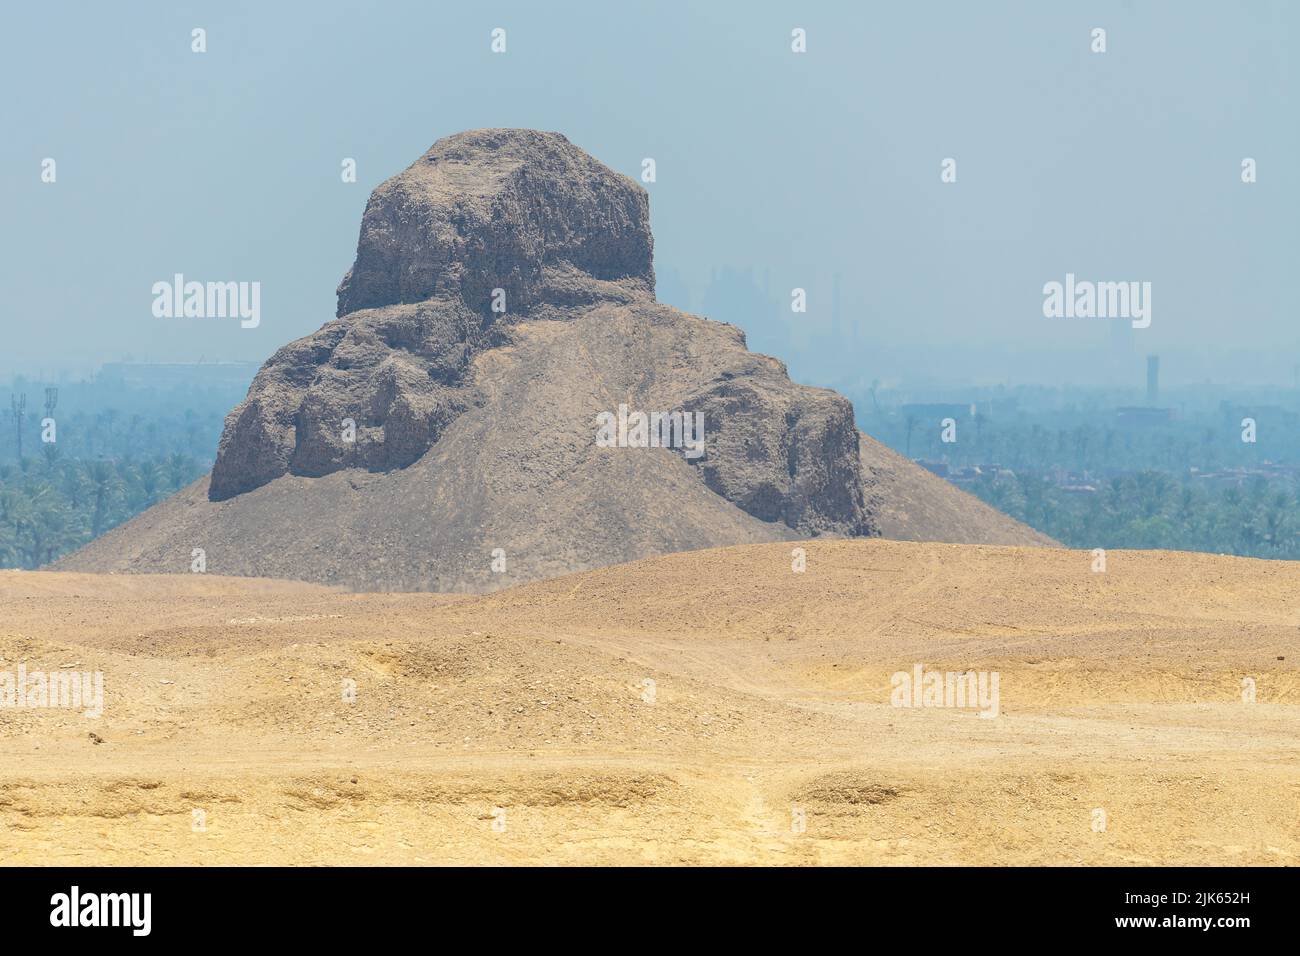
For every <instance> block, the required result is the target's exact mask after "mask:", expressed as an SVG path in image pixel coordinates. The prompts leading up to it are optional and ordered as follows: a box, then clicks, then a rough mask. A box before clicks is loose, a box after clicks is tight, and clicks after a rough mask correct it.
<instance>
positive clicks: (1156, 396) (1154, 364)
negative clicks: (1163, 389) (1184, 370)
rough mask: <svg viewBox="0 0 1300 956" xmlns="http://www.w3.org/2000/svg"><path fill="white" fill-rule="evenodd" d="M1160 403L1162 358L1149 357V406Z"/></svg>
mask: <svg viewBox="0 0 1300 956" xmlns="http://www.w3.org/2000/svg"><path fill="white" fill-rule="evenodd" d="M1158 401H1160V356H1159V355H1148V356H1147V404H1148V405H1154V404H1156V402H1158Z"/></svg>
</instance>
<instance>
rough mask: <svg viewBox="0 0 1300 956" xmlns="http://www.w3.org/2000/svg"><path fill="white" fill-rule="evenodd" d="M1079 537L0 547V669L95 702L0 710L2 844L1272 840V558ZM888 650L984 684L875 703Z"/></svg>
mask: <svg viewBox="0 0 1300 956" xmlns="http://www.w3.org/2000/svg"><path fill="white" fill-rule="evenodd" d="M794 547H802V548H805V549H806V552H807V570H806V571H805V572H803V573H793V572H792V570H791V549H792V548H794ZM1091 563H1092V556H1091V555H1090V554H1088V553H1083V552H1072V551H1066V550H1060V549H1035V548H1010V547H979V546H971V545H939V544H915V543H907V542H891V541H883V540H851V541H834V540H816V541H811V542H803V543H799V544H794V543H773V544H758V545H746V546H739V547H733V548H724V549H716V550H710V551H695V552H685V553H679V554H672V555H668V556H664V557H659V558H654V559H650V560H646V561H641V562H636V563H633V564H626V565H619V566H614V567H608V568H603V569H600V570H596V571H590V572H586V573H583V574H578V575H572V576H569V577H562V578H555V579H551V580H547V581H543V582H538V583H534V584H529V585H524V586H520V587H516V588H511V589H508V590H505V591H500V592H497V593H495V594H492V595H488V596H474V597H470V596H453V595H437V594H396V595H390V594H352V593H344V592H342V591H340V590H336V589H331V588H327V587H322V586H315V585H309V584H300V583H295V582H284V581H269V580H261V579H246V578H220V577H215V576H205V575H157V576H151V575H122V576H119V575H91V574H68V573H51V572H4V573H0V611H2V612H3V621H4V623H3V624H0V658H2V659H3V660H0V671H10V672H12V671H14V670H15V669H16V668H17V666H18V664H19V663H20V662H21V663H22V664H23V666H24V667H25V668H26V669H27V670H28V671H29V672H30V671H34V670H37V669H44V670H46V671H53V670H59V669H65V670H66V669H73V670H78V671H101V672H102V673H103V675H104V714H103V716H102V717H101V718H100V719H97V720H92V719H90V718H87V717H85V716H83V715H81V714H80V713H76V712H72V711H70V710H67V709H53V708H51V709H29V708H21V709H18V708H15V709H8V708H6V709H0V753H3V756H4V761H3V769H2V770H0V822H3V827H0V854H3V857H4V859H5V860H6V862H9V863H23V864H28V863H30V864H42V863H47V864H53V863H90V862H113V863H214V864H215V863H376V864H380V863H449V862H450V863H471V862H491V863H682V862H692V863H794V864H807V863H869V864H918V863H920V864H960V863H993V864H1015V863H1021V864H1023V863H1029V864H1036V863H1043V864H1076V863H1082V864H1121V865H1122V864H1153V863H1169V864H1219V863H1222V864H1233V863H1237V864H1287V863H1295V862H1296V861H1297V855H1300V814H1298V813H1297V810H1300V762H1298V761H1297V759H1296V758H1297V756H1298V755H1300V734H1298V731H1300V674H1298V673H1297V669H1296V662H1297V660H1300V657H1298V656H1297V655H1300V648H1298V647H1297V636H1298V635H1300V606H1297V605H1296V603H1295V594H1296V593H1297V592H1298V591H1300V565H1297V564H1293V563H1285V562H1264V561H1252V560H1245V559H1236V558H1227V557H1216V556H1208V555H1196V554H1179V553H1165V552H1159V553H1144V552H1111V553H1110V554H1109V555H1108V560H1107V570H1106V572H1105V573H1101V574H1097V573H1093V572H1092V571H1091ZM917 664H922V665H924V666H925V668H926V669H927V671H928V670H931V669H934V670H938V671H943V672H952V673H966V672H976V673H979V672H983V673H985V674H989V673H992V672H996V673H997V674H998V675H999V688H1000V700H999V707H998V716H997V717H996V718H992V719H984V718H981V717H980V716H979V714H978V711H977V709H976V708H971V707H967V708H960V709H959V708H926V707H920V708H917V707H895V706H891V689H892V688H891V675H893V674H895V673H896V672H900V671H903V672H910V671H911V670H912V669H913V668H914V666H915V665H917ZM1247 678H1248V679H1250V680H1251V681H1253V682H1254V685H1253V686H1254V690H1255V701H1254V702H1253V703H1247V702H1245V701H1244V700H1243V679H1247ZM348 682H351V683H348ZM350 686H354V687H355V700H354V701H352V702H349V701H348V700H347V699H345V691H346V689H347V688H349V687H350ZM92 734H94V735H95V736H96V737H98V738H99V742H97V741H96V740H95V739H94V738H92V736H91V735H92ZM196 810H197V811H201V814H202V816H201V821H202V827H201V828H199V829H196V823H195V820H196V817H195V814H194V811H196ZM1097 811H1101V812H1102V813H1104V829H1103V828H1101V827H1099V826H1098V823H1099V821H1100V820H1101V819H1102V818H1100V817H1099V816H1098V813H1097Z"/></svg>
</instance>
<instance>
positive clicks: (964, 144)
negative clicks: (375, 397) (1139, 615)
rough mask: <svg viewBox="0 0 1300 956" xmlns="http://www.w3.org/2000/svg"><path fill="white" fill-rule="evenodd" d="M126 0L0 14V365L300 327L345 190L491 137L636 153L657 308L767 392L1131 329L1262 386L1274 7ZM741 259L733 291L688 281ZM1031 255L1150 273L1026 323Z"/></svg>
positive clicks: (1069, 347)
mask: <svg viewBox="0 0 1300 956" xmlns="http://www.w3.org/2000/svg"><path fill="white" fill-rule="evenodd" d="M138 9H139V10H143V11H145V12H146V13H147V14H148V15H147V16H145V17H143V18H142V17H136V18H134V20H133V22H132V23H131V24H130V26H129V28H128V26H127V25H126V24H125V23H124V22H123V21H122V20H121V18H120V17H119V16H118V14H117V13H116V12H115V11H114V10H113V9H111V8H109V7H101V6H84V7H83V6H69V7H68V8H67V12H68V15H66V16H56V17H51V16H49V14H48V12H47V10H46V8H42V9H41V10H39V11H38V10H37V9H36V8H32V7H19V8H16V9H15V10H13V11H11V12H10V14H9V16H10V22H9V25H8V27H7V29H6V31H5V32H4V34H3V36H0V75H3V76H4V78H5V79H6V80H8V81H9V86H10V88H11V89H28V88H31V89H33V90H39V95H36V94H35V93H33V95H25V96H20V97H12V98H10V100H9V101H7V102H6V104H5V106H4V110H5V129H6V145H7V149H6V150H5V151H4V153H3V155H2V156H0V205H2V206H3V207H4V208H5V210H6V221H7V223H8V224H9V225H10V228H9V229H8V230H6V231H5V234H4V236H3V237H2V238H0V255H3V257H4V261H5V262H6V263H7V264H8V266H9V270H8V274H7V280H8V281H7V282H6V303H5V307H4V313H3V319H2V320H0V321H2V322H3V331H4V333H5V339H4V341H5V348H4V350H3V352H2V353H0V375H11V374H13V373H14V372H16V371H22V372H30V371H33V370H36V369H48V370H52V371H55V370H58V369H83V370H84V369H89V368H93V367H95V366H97V365H99V364H101V363H103V362H111V361H120V360H122V359H123V358H124V357H126V356H134V357H136V358H148V359H151V360H153V361H193V360H197V359H198V358H200V357H204V358H206V359H209V360H218V359H221V360H244V361H255V362H261V361H263V360H265V359H266V358H267V357H268V356H269V355H270V354H271V353H272V352H274V351H275V349H277V348H279V347H280V346H282V345H284V344H286V343H288V342H290V341H292V340H294V339H295V338H298V337H301V336H303V335H306V334H309V333H311V332H312V331H314V330H315V329H317V328H319V327H320V326H321V325H322V324H323V323H325V322H326V321H329V320H330V319H331V318H332V317H333V315H334V309H335V301H334V289H335V287H336V285H337V283H338V282H339V280H340V279H341V277H342V276H343V274H344V272H345V271H346V269H347V268H348V266H349V264H350V263H351V260H352V257H353V253H354V251H355V243H356V236H357V222H358V220H359V218H360V213H361V211H362V209H363V207H364V205H365V202H366V198H367V196H368V194H369V192H370V190H371V189H372V188H374V187H375V186H376V185H377V184H378V183H379V182H381V181H383V180H384V179H386V178H388V177H390V176H393V175H395V174H396V173H398V172H400V171H401V170H402V169H403V168H405V167H406V166H407V165H408V164H409V162H410V160H411V158H412V157H413V156H418V155H419V154H420V153H421V152H422V151H423V150H425V149H426V148H427V147H428V146H429V145H430V144H431V143H432V142H433V141H434V140H435V139H438V138H440V137H442V136H446V135H449V134H452V133H455V132H458V131H461V130H464V129H470V128H475V127H485V126H518V127H531V128H539V129H553V130H558V131H560V132H563V133H564V134H565V135H566V136H568V137H569V139H570V140H572V141H573V142H574V143H576V144H578V145H579V146H581V147H582V148H584V149H585V150H587V151H588V152H590V153H591V154H592V155H594V156H595V157H597V158H598V159H600V160H601V161H602V162H604V163H606V164H607V165H609V166H611V167H612V168H614V169H616V170H618V171H620V172H623V173H625V174H626V175H628V176H630V177H633V178H635V179H638V181H640V179H641V176H642V170H643V161H644V159H646V158H653V159H654V160H655V168H656V175H655V179H654V181H653V182H645V183H644V185H645V187H646V188H647V190H648V192H649V194H650V208H651V216H652V225H653V227H654V230H655V241H656V267H657V270H658V274H659V279H660V290H659V291H660V296H661V298H663V299H664V300H665V301H667V302H669V303H670V304H674V305H678V306H685V307H687V308H690V309H692V310H694V311H698V312H701V313H703V314H705V315H708V316H709V317H710V318H716V319H721V320H725V321H729V322H733V323H735V324H737V325H738V326H740V327H741V328H743V329H745V330H746V331H747V333H748V335H749V339H750V342H751V344H752V346H753V347H754V348H755V349H757V350H759V351H765V352H769V353H771V354H774V355H776V356H777V357H779V358H781V359H782V360H784V361H786V362H787V363H788V364H789V366H790V368H791V372H792V373H793V374H794V375H795V377H796V378H798V379H799V380H801V381H806V382H812V383H838V382H845V381H852V380H854V379H855V377H861V378H864V379H866V380H867V381H870V380H871V379H874V378H885V379H898V380H905V381H920V380H925V379H927V378H932V379H934V380H936V381H969V382H975V383H987V382H995V381H1009V382H1035V381H1036V382H1043V383H1052V382H1062V381H1078V382H1098V383H1106V384H1120V383H1125V382H1130V381H1133V382H1138V383H1140V382H1141V381H1142V379H1143V376H1144V368H1143V365H1144V362H1145V356H1146V355H1147V354H1149V353H1157V352H1158V353H1159V354H1160V355H1161V356H1162V357H1163V358H1162V369H1161V375H1162V379H1163V380H1164V381H1165V382H1167V383H1169V384H1177V383H1186V382H1193V381H1205V380H1210V381H1216V382H1234V383H1239V384H1243V385H1251V384H1265V383H1275V384H1281V385H1293V384H1294V383H1295V378H1296V374H1295V367H1296V365H1297V364H1298V363H1300V323H1297V321H1296V315H1295V306H1294V300H1293V297H1292V296H1291V295H1290V294H1289V292H1288V291H1287V289H1286V283H1287V282H1288V281H1289V278H1290V276H1291V274H1292V272H1293V271H1294V262H1295V257H1296V253H1297V251H1300V215H1297V212H1298V211H1300V185H1298V184H1297V182H1296V179H1295V177H1293V176H1291V175H1290V162H1291V159H1292V158H1293V157H1294V156H1295V155H1296V154H1297V152H1298V147H1300V129H1298V128H1297V124H1295V123H1281V122H1278V118H1279V117H1283V116H1289V115H1290V113H1291V112H1292V110H1293V105H1294V103H1295V102H1296V99H1297V95H1296V94H1297V92H1300V90H1297V82H1298V81H1297V76H1296V71H1295V67H1294V63H1293V60H1294V53H1293V51H1294V49H1295V48H1296V41H1297V39H1298V36H1297V33H1298V32H1300V31H1298V27H1300V7H1297V6H1296V5H1294V4H1288V3H1285V2H1280V0H1276V2H1261V3H1255V4H1250V5H1246V6H1241V7H1227V6H1225V5H1223V4H1216V3H1203V2H1150V3H1133V2H1123V0H1117V2H1098V3H1093V4H1089V5H1088V6H1087V8H1086V9H1083V8H1080V9H1075V8H1072V7H1068V6H1065V5H1047V4H1034V3H1019V2H1006V3H994V4H966V3H957V2H950V3H932V4H921V5H902V6H897V7H869V8H868V7H862V8H856V7H853V6H852V5H844V4H833V5H822V6H816V5H814V6H812V7H809V8H802V7H799V8H796V7H790V6H789V5H786V4H778V3H747V4H744V5H743V7H742V6H740V5H728V4H722V3H719V4H709V5H690V6H688V5H683V6H682V7H681V8H679V9H674V10H673V11H672V13H671V15H666V14H665V12H664V11H663V10H662V9H661V8H659V7H657V6H654V5H651V4H630V5H620V6H619V7H617V8H612V7H608V6H607V5H601V4H596V3H594V2H593V3H574V4H568V5H563V6H556V7H551V6H547V7H538V6H536V5H533V4H524V3H518V4H509V3H507V4H500V5H494V6H493V7H492V8H491V9H490V10H487V11H479V10H472V9H469V10H465V9H461V10H455V9H443V8H440V7H435V6H432V5H428V4H424V3H417V2H413V0H412V2H395V3H387V4H380V5H376V6H375V7H373V8H369V7H368V8H365V9H360V8H357V7H355V6H354V5H351V4H341V3H321V4H316V5H313V6H311V7H309V8H300V7H296V6H290V7H284V8H279V7H276V6H274V5H259V4H253V3H251V2H235V3H230V4H224V5H221V6H220V7H212V8H205V7H183V6H182V7H178V6H175V5H172V4H163V3H160V2H153V3H144V4H141V5H139V7H138ZM742 10H743V16H741V15H740V12H741V11H742ZM142 24H144V25H143V26H142ZM199 27H201V28H203V29H204V30H205V31H206V34H205V36H206V52H203V53H195V52H192V49H191V33H192V31H193V30H194V29H195V28H199ZM497 27H501V28H503V29H506V30H507V31H508V35H509V47H508V51H507V52H506V53H504V54H500V55H497V54H493V53H492V52H491V50H490V34H491V31H492V30H493V29H494V28H497ZM795 28H799V29H802V30H805V31H806V36H807V52H805V53H795V52H793V51H792V49H791V31H792V30H793V29H795ZM1097 28H1104V29H1105V30H1106V31H1107V48H1106V51H1105V52H1104V53H1098V52H1094V51H1093V49H1092V44H1093V40H1092V39H1091V37H1092V32H1093V31H1094V30H1095V29H1097ZM719 50H725V53H726V56H725V62H726V63H727V64H728V67H727V69H725V70H719V69H718V63H719V62H720V59H719ZM362 62H364V63H366V64H368V65H367V67H366V69H364V70H361V69H358V68H355V67H354V66H353V65H354V64H358V63H362ZM595 75H599V76H601V77H602V82H601V83H600V84H596V85H593V84H592V83H591V82H590V78H591V77H592V76H595ZM47 160H53V161H54V162H55V164H56V165H55V166H54V167H52V169H56V170H57V176H56V178H55V179H54V181H52V182H50V181H43V178H44V177H45V165H44V164H45V163H46V161H47ZM948 160H953V161H954V162H953V163H952V164H951V166H950V165H949V164H948ZM1247 160H1250V162H1251V163H1252V166H1251V170H1252V175H1253V176H1254V178H1255V181H1254V182H1244V181H1243V178H1245V175H1246V174H1245V172H1244V170H1243V164H1244V163H1245V162H1246V161H1247ZM349 161H351V162H354V163H355V169H356V182H345V181H344V178H345V177H344V176H342V175H341V173H340V171H341V169H343V170H346V165H347V163H348V162H349ZM949 172H952V173H953V175H954V176H955V181H945V178H952V177H950V176H949V175H948V173H949ZM746 269H748V270H751V271H752V274H753V275H754V276H755V277H756V280H755V281H760V282H761V279H762V277H763V276H766V277H767V278H766V281H767V282H768V289H769V292H768V297H767V299H766V300H765V302H766V303H768V304H770V308H766V307H765V308H763V309H761V310H760V311H757V312H756V311H754V310H753V309H752V308H751V306H755V305H757V304H758V303H757V302H756V300H755V299H754V297H753V295H752V290H744V289H742V288H740V284H739V283H738V282H735V281H733V279H734V276H733V279H727V280H721V279H720V280H719V282H714V281H713V279H712V277H713V275H714V274H715V273H716V274H718V275H720V276H721V275H724V274H725V273H726V272H727V270H731V272H732V273H735V272H737V271H738V272H740V273H741V274H743V272H744V270H746ZM177 273H183V274H185V275H186V276H193V277H194V278H196V279H199V280H200V281H216V282H258V283H260V288H261V291H262V294H263V301H262V309H261V312H262V318H261V321H260V322H259V324H258V325H257V327H255V328H241V327H240V323H239V322H238V321H233V322H232V321H223V320H214V319H180V318H171V319H166V318H158V317H156V316H155V315H154V314H152V313H151V310H150V306H151V303H152V301H153V295H152V293H151V288H152V287H153V286H154V285H155V284H156V283H158V282H160V281H164V282H166V281H170V280H171V278H172V276H173V275H174V274H177ZM1067 273H1074V274H1078V275H1079V276H1082V277H1086V278H1088V279H1094V280H1100V281H1125V282H1127V281H1141V282H1150V283H1151V285H1152V287H1153V289H1154V311H1153V319H1152V323H1151V326H1150V328H1147V329H1142V330H1140V334H1136V333H1137V330H1130V331H1127V332H1124V331H1122V330H1121V331H1120V333H1118V334H1117V333H1116V332H1115V331H1113V324H1109V325H1108V322H1107V320H1102V319H1048V318H1044V317H1043V314H1042V309H1041V306H1042V301H1043V294H1042V290H1043V286H1044V283H1047V282H1049V281H1053V280H1060V279H1061V278H1062V277H1063V276H1065V275H1066V274H1067ZM837 275H838V276H839V277H840V280H839V285H838V294H837V292H836V279H835V277H836V276H837ZM796 287H797V288H800V289H803V290H804V291H805V292H806V296H807V302H808V307H807V312H805V313H793V312H791V310H790V307H789V303H790V295H791V291H792V290H793V289H794V288H796ZM760 288H761V286H760ZM836 301H838V303H839V307H838V309H836V308H835V303H836Z"/></svg>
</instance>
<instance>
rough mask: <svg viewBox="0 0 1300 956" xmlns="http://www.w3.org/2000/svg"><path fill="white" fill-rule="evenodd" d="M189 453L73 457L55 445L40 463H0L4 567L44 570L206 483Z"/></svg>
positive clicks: (0, 555)
mask: <svg viewBox="0 0 1300 956" xmlns="http://www.w3.org/2000/svg"><path fill="white" fill-rule="evenodd" d="M205 470H206V469H205V468H204V467H203V465H202V464H200V463H199V462H198V461H197V460H196V459H195V458H193V457H191V456H190V455H186V454H184V453H182V452H174V453H172V454H170V455H166V456H155V457H148V458H121V459H106V458H98V459H71V458H65V457H64V456H63V455H62V453H61V452H60V450H59V449H57V448H55V447H53V446H49V445H47V446H46V447H45V448H43V449H42V455H41V457H39V458H28V457H24V458H23V459H22V460H21V461H18V462H11V463H8V464H4V465H0V567H5V568H38V567H40V566H41V565H43V564H47V563H49V562H50V561H53V560H54V559H55V558H58V557H59V556H60V555H63V554H66V553H67V552H69V551H73V550H75V549H76V548H79V547H81V546H82V545H83V544H85V543H86V542H88V541H90V540H92V539H93V538H97V537H98V536H99V535H101V534H103V533H104V532H105V531H108V530H109V529H111V528H114V527H116V526H117V525H119V524H121V523H122V522H124V521H126V520H128V519H129V518H131V517H134V516H135V515H137V514H139V513H140V512H141V511H144V510H145V509H146V508H148V507H149V506H150V505H153V504H155V503H156V502H158V501H160V500H162V499H163V498H165V497H167V496H168V495H170V494H172V493H173V492H175V491H177V490H178V489H180V488H182V487H184V486H185V485H187V484H189V483H190V482H191V481H193V480H194V479H196V478H198V477H199V476H200V475H201V474H203V472H204V471H205Z"/></svg>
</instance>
